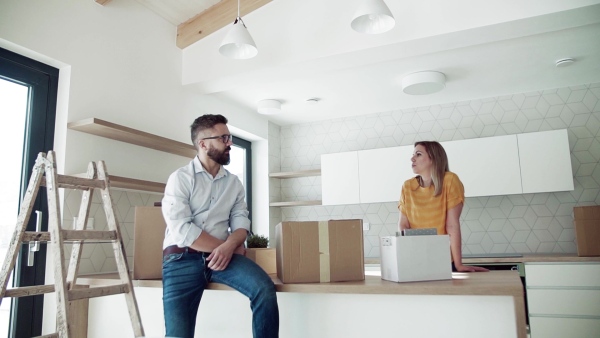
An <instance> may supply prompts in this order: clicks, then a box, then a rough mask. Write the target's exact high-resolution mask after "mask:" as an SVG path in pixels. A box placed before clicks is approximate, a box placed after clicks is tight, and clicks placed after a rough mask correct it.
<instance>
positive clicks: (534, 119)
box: [269, 83, 600, 257]
mask: <svg viewBox="0 0 600 338" xmlns="http://www.w3.org/2000/svg"><path fill="white" fill-rule="evenodd" d="M273 129H274V128H270V131H271V130H273ZM556 129H567V130H568V134H569V145H570V148H571V165H572V168H573V175H574V183H575V190H573V191H569V192H556V193H541V194H524V195H510V196H493V197H477V198H467V199H466V201H465V207H464V209H463V212H462V215H461V230H462V241H463V252H464V253H465V254H481V253H575V252H576V251H577V247H576V244H575V232H574V229H573V217H572V212H573V207H574V206H578V205H595V204H600V165H598V163H599V161H600V83H595V84H589V85H581V86H574V87H568V88H559V89H552V90H543V91H538V92H530V93H520V94H515V95H508V96H501V97H492V98H487V99H481V100H472V101H466V102H455V103H450V104H443V105H435V106H428V107H419V108H415V109H404V110H398V111H390V112H383V113H377V114H369V115H362V116H357V117H349V118H340V119H334V120H326V121H320V122H314V123H307V124H298V125H291V126H284V127H281V128H280V130H279V132H280V133H279V135H277V136H276V137H275V138H274V139H275V140H274V141H276V142H277V143H279V144H280V152H281V153H280V156H279V158H280V160H281V163H280V166H279V167H280V171H282V172H286V171H297V170H308V169H318V168H320V166H321V163H320V161H321V157H320V155H321V154H329V153H338V152H345V151H354V150H365V149H373V148H385V147H395V146H402V145H409V144H413V143H414V142H415V141H418V140H437V141H449V140H462V139H470V138H480V137H490V136H501V135H510V134H520V133H529V132H537V131H545V130H556ZM269 142H271V137H270V139H269ZM273 158H276V157H273ZM407 163H408V159H407ZM450 164H452V159H450ZM273 167H276V165H274V164H272V163H270V168H273ZM451 168H452V167H451ZM280 190H281V191H280V192H279V194H277V193H275V192H272V193H271V198H272V199H271V200H273V201H274V200H276V199H274V198H278V197H280V198H282V199H283V200H287V201H297V200H314V199H321V181H320V177H307V178H298V179H288V180H281V185H280ZM398 196H400V187H398ZM271 209H278V210H279V212H280V213H281V219H282V220H283V221H305V220H327V219H339V218H361V219H363V220H364V221H365V222H369V224H370V230H368V231H365V232H364V235H365V245H364V250H365V256H366V257H379V236H384V235H390V234H393V233H394V232H395V231H396V229H397V223H398V210H397V208H396V203H376V204H359V205H343V206H309V207H285V208H271ZM272 219H277V217H273V216H272ZM272 225H273V224H272Z"/></svg>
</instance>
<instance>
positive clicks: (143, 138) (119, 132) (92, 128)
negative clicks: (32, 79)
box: [67, 117, 196, 158]
mask: <svg viewBox="0 0 600 338" xmlns="http://www.w3.org/2000/svg"><path fill="white" fill-rule="evenodd" d="M67 127H68V128H69V129H72V130H77V131H81V132H84V133H88V134H92V135H96V136H101V137H106V138H109V139H113V140H117V141H121V142H126V143H131V144H135V145H138V146H141V147H146V148H150V149H154V150H160V151H164V152H167V153H171V154H176V155H180V156H184V157H188V158H192V157H194V156H196V149H195V148H194V146H193V145H191V144H187V143H183V142H178V141H174V140H171V139H168V138H166V137H162V136H158V135H154V134H150V133H146V132H143V131H139V130H136V129H133V128H128V127H125V126H121V125H118V124H116V123H111V122H107V121H104V120H101V119H97V118H94V117H92V118H89V119H85V120H81V121H76V122H70V123H69V124H67Z"/></svg>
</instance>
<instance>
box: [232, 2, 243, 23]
mask: <svg viewBox="0 0 600 338" xmlns="http://www.w3.org/2000/svg"><path fill="white" fill-rule="evenodd" d="M238 21H239V22H241V23H242V25H243V26H244V28H246V24H245V23H244V21H243V20H242V17H241V16H240V0H238V15H237V18H235V21H234V22H233V24H234V25H235V24H236V23H238Z"/></svg>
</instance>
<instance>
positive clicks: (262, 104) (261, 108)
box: [258, 100, 281, 115]
mask: <svg viewBox="0 0 600 338" xmlns="http://www.w3.org/2000/svg"><path fill="white" fill-rule="evenodd" d="M258 113H259V114H263V115H274V114H279V113H281V102H279V101H277V100H261V101H258Z"/></svg>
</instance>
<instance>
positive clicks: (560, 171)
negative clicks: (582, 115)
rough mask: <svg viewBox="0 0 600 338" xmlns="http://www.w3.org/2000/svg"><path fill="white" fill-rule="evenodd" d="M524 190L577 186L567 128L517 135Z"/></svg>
mask: <svg viewBox="0 0 600 338" xmlns="http://www.w3.org/2000/svg"><path fill="white" fill-rule="evenodd" d="M517 140H518V142H519V159H520V161H521V178H522V181H523V193H524V194H528V193H536V192H551V191H568V190H573V189H574V187H573V171H572V169H571V153H570V150H569V137H568V135H567V130H566V129H563V130H552V131H544V132H539V133H528V134H519V135H517Z"/></svg>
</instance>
